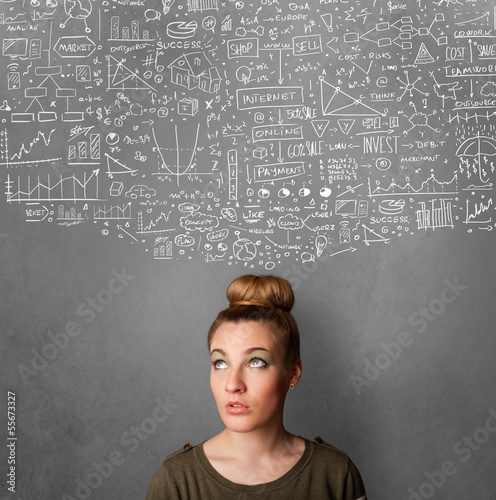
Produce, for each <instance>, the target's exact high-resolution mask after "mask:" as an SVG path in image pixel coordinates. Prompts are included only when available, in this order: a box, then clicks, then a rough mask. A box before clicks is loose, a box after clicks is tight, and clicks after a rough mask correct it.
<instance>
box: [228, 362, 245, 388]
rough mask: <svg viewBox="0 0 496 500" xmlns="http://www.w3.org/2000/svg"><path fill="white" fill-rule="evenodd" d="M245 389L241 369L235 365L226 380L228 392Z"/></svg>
mask: <svg viewBox="0 0 496 500" xmlns="http://www.w3.org/2000/svg"><path fill="white" fill-rule="evenodd" d="M245 390H246V386H245V383H244V380H243V374H242V372H241V369H240V368H236V367H234V366H233V367H232V368H231V370H230V373H229V376H228V378H227V380H226V392H244V391H245Z"/></svg>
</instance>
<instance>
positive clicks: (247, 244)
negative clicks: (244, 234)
mask: <svg viewBox="0 0 496 500" xmlns="http://www.w3.org/2000/svg"><path fill="white" fill-rule="evenodd" d="M233 253H234V256H235V257H236V258H237V259H238V260H241V261H243V262H249V261H250V260H253V259H254V258H255V257H256V256H257V247H256V246H255V243H253V241H251V240H249V239H247V238H240V239H239V240H237V241H235V242H234V244H233Z"/></svg>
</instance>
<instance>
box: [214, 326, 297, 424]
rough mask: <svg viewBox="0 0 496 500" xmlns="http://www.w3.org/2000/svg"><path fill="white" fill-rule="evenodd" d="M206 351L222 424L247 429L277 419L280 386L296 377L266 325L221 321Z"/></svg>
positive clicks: (280, 408) (279, 415)
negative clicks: (208, 356)
mask: <svg viewBox="0 0 496 500" xmlns="http://www.w3.org/2000/svg"><path fill="white" fill-rule="evenodd" d="M210 357H211V360H212V367H211V372H210V387H211V388H212V392H213V395H214V398H215V402H216V403H217V409H218V410H219V413H220V416H221V418H222V420H223V422H224V424H225V425H226V427H227V428H228V429H230V430H232V431H234V432H249V431H252V430H256V429H260V428H263V427H268V426H272V425H274V424H275V425H277V424H278V423H280V424H281V425H282V417H283V409H284V399H285V397H286V392H287V390H288V387H289V384H290V383H291V382H293V383H296V382H297V381H298V378H299V377H298V376H295V375H294V373H290V371H289V370H288V369H287V367H286V366H285V364H284V358H285V352H284V348H283V346H282V345H281V344H280V343H279V342H277V341H276V339H275V336H274V334H273V333H272V330H271V327H270V326H269V325H266V324H264V323H258V322H254V321H242V322H239V323H222V324H221V325H220V326H219V328H217V330H216V332H215V334H214V337H213V340H212V343H211V346H210ZM292 375H293V377H292Z"/></svg>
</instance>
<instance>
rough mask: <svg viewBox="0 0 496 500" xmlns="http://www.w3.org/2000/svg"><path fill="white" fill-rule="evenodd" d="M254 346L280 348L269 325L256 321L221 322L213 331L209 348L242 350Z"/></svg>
mask: <svg viewBox="0 0 496 500" xmlns="http://www.w3.org/2000/svg"><path fill="white" fill-rule="evenodd" d="M254 346H260V347H264V348H265V349H268V350H270V351H273V352H274V351H278V350H279V348H281V349H282V347H281V346H280V343H279V342H278V341H277V340H276V337H275V335H274V333H273V330H272V328H271V326H270V325H268V324H266V323H259V322H258V321H240V322H239V323H231V322H225V323H222V324H221V325H220V326H219V327H218V328H217V330H216V331H215V334H214V337H213V339H212V345H211V346H210V347H211V349H210V350H213V349H219V348H220V349H223V350H225V351H227V352H229V351H230V350H231V351H237V350H243V351H244V350H246V349H249V348H251V347H254Z"/></svg>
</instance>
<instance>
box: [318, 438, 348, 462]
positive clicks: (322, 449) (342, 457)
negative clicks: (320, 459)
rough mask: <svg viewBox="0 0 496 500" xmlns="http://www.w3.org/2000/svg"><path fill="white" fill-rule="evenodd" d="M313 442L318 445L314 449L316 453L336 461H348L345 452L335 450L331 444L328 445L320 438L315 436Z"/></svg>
mask: <svg viewBox="0 0 496 500" xmlns="http://www.w3.org/2000/svg"><path fill="white" fill-rule="evenodd" d="M313 442H314V443H316V444H317V445H318V446H316V447H315V451H316V453H320V454H326V455H328V456H329V457H332V458H334V459H335V460H337V461H342V462H347V461H348V460H349V457H348V455H347V453H346V452H344V451H343V450H340V449H339V448H336V447H335V446H332V444H330V443H327V442H326V441H324V440H323V439H322V438H321V437H320V436H317V437H316V438H315V439H314V440H313Z"/></svg>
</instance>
